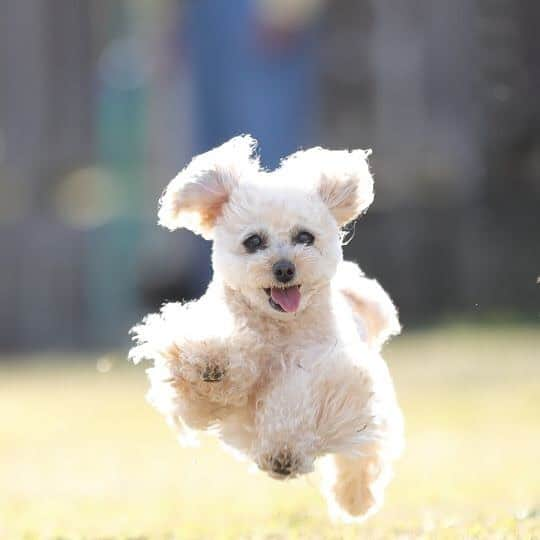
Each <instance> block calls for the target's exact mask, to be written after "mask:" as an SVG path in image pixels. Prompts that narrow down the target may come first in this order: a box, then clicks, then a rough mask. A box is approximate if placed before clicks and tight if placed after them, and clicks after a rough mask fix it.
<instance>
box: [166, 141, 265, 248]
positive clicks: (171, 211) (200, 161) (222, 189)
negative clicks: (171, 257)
mask: <svg viewBox="0 0 540 540" xmlns="http://www.w3.org/2000/svg"><path fill="white" fill-rule="evenodd" d="M256 146H257V141H256V140H255V139H253V138H252V137H251V136H249V135H241V136H239V137H234V138H233V139H231V140H230V141H228V142H226V143H225V144H222V145H221V146H219V147H217V148H215V149H214V150H210V151H209V152H206V153H204V154H201V155H199V156H196V157H194V158H193V159H192V160H191V163H190V164H189V165H188V166H187V167H186V168H185V169H183V170H182V171H180V172H179V173H178V175H177V176H176V177H175V178H174V179H173V180H171V182H170V183H169V185H168V186H167V188H166V189H165V191H164V192H163V195H162V197H161V199H160V208H159V212H158V218H159V223H160V225H163V226H164V227H167V228H168V229H170V230H171V231H172V230H174V229H178V228H180V227H185V228H186V229H190V230H192V231H193V232H195V233H197V234H200V235H201V236H203V237H204V238H207V239H210V238H211V237H212V230H213V228H214V224H215V222H216V219H217V218H218V217H219V216H220V215H221V212H222V208H223V205H224V204H225V203H226V202H227V201H228V200H229V196H230V194H231V191H232V190H233V189H234V188H235V187H236V186H237V185H238V183H239V182H240V180H241V178H242V177H244V176H247V175H249V174H254V173H257V171H258V170H259V161H258V158H257V157H253V153H254V150H255V147H256Z"/></svg>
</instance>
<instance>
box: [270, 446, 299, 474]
mask: <svg viewBox="0 0 540 540" xmlns="http://www.w3.org/2000/svg"><path fill="white" fill-rule="evenodd" d="M270 467H271V469H272V472H273V473H274V474H277V475H278V476H283V477H286V476H290V475H291V473H293V472H294V469H295V462H294V459H293V456H292V454H291V452H290V451H289V450H287V449H283V450H281V451H280V452H278V453H277V454H276V455H274V456H273V457H272V458H271V461H270Z"/></svg>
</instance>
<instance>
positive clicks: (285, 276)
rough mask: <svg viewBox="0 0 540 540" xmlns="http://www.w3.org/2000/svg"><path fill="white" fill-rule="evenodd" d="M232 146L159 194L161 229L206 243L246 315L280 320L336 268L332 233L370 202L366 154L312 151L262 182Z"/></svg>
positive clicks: (310, 297)
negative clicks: (253, 311) (184, 230)
mask: <svg viewBox="0 0 540 540" xmlns="http://www.w3.org/2000/svg"><path fill="white" fill-rule="evenodd" d="M253 149H254V141H253V140H252V139H251V138H250V137H237V138H235V139H232V140H231V141H229V142H228V143H225V144H224V145H222V146H220V147H219V148H217V149H215V150H212V151H211V152H207V153H206V154H203V155H201V156H198V157H196V158H195V159H194V160H193V161H192V162H191V163H190V165H189V166H188V167H187V168H186V169H184V170H183V171H182V172H181V173H180V174H179V175H178V176H177V177H176V178H175V179H174V180H173V181H172V182H171V183H170V184H169V186H168V188H167V190H166V191H165V193H164V196H163V198H162V201H161V209H160V213H159V217H160V222H161V223H162V224H163V225H165V226H166V227H168V228H170V229H174V228H177V227H181V226H185V227H188V228H190V229H192V230H193V231H195V232H198V233H199V234H202V235H203V236H205V237H206V238H212V239H213V240H214V247H213V265H214V271H215V272H216V274H218V275H219V276H220V278H221V279H223V281H224V282H225V283H226V284H227V285H229V286H230V287H231V288H232V289H233V290H235V291H237V292H238V293H239V294H242V295H243V297H244V298H245V300H246V301H247V302H248V303H249V304H250V305H251V306H253V307H255V308H257V309H259V310H261V311H262V312H264V313H266V314H268V315H269V316H272V317H275V318H280V319H285V320H286V319H288V318H291V317H294V316H295V314H297V313H300V312H301V311H303V310H304V309H305V308H306V307H307V306H308V305H310V304H313V302H316V292H317V291H318V290H320V289H321V288H322V287H324V286H325V285H327V284H328V283H329V282H330V280H331V279H332V277H333V276H334V274H335V272H336V269H337V265H338V263H339V262H340V261H341V259H342V252H341V236H340V227H341V226H342V225H344V224H345V223H347V222H348V221H350V220H352V219H354V218H355V217H356V216H357V215H358V214H359V213H360V212H361V211H363V210H364V209H365V208H367V206H369V204H370V203H371V201H372V199H373V188H372V186H373V181H372V179H371V176H370V174H369V171H368V167H367V164H366V159H365V158H366V153H365V152H363V151H361V150H360V151H355V152H352V153H349V152H347V151H339V152H338V151H329V150H323V149H321V148H313V149H310V150H306V151H303V152H298V153H296V154H293V155H292V156H290V157H289V158H288V159H286V160H285V161H284V162H283V163H282V166H281V167H280V168H279V169H277V170H276V171H273V172H271V173H268V172H264V171H261V170H260V169H259V164H258V161H257V160H256V159H255V158H253V157H252V152H253Z"/></svg>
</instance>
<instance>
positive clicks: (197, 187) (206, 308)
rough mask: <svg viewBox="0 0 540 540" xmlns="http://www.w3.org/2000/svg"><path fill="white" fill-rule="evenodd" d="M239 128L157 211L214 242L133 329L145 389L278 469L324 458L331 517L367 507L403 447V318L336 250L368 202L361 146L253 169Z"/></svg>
mask: <svg viewBox="0 0 540 540" xmlns="http://www.w3.org/2000/svg"><path fill="white" fill-rule="evenodd" d="M256 144H257V143H256V141H255V140H254V139H253V138H252V137H250V136H248V135H243V136H239V137H235V138H233V139H231V140H230V141H228V142H226V143H225V144H223V145H222V146H220V147H218V148H215V149H214V150H211V151H209V152H206V153H204V154H201V155H199V156H197V157H195V158H194V159H193V160H192V161H191V163H189V165H188V166H187V167H186V168H185V169H184V170H182V171H181V172H180V173H179V174H178V176H176V178H174V179H173V180H172V181H171V182H170V183H169V185H168V186H167V188H166V189H165V191H164V193H163V195H162V198H161V200H160V209H159V213H158V216H159V223H160V224H161V225H163V226H165V227H166V228H168V229H170V230H174V229H177V228H180V227H185V228H188V229H190V230H191V231H193V232H195V233H197V234H200V235H202V236H203V237H204V238H206V239H211V240H213V250H212V264H213V271H214V277H213V279H212V282H211V283H210V285H209V287H208V290H207V292H206V293H205V294H204V296H202V297H201V298H200V299H199V300H197V301H193V302H189V303H168V304H165V305H164V306H163V308H162V309H161V311H160V312H159V313H154V314H151V315H148V316H147V317H146V318H145V319H144V320H143V322H142V323H141V324H140V325H138V326H136V327H135V328H134V329H133V333H134V339H135V341H136V345H135V346H134V347H133V349H132V350H131V351H130V358H131V359H132V360H133V361H135V362H139V361H140V360H142V359H149V360H152V361H153V366H152V367H151V368H149V369H148V370H147V372H148V375H149V380H150V390H149V394H148V398H149V400H150V402H151V403H152V404H153V405H154V406H155V407H156V408H157V409H158V410H159V411H161V412H162V413H163V414H164V415H165V416H166V417H167V419H168V420H169V422H170V423H171V424H172V425H173V426H175V428H176V429H177V430H178V433H179V437H180V439H181V440H182V441H183V442H189V441H192V440H193V436H194V430H210V431H212V432H213V433H216V434H217V435H218V436H219V438H220V439H221V441H222V442H223V443H224V444H225V445H227V446H228V447H230V448H232V449H234V450H235V451H236V452H237V453H239V454H241V455H243V456H245V457H247V458H249V459H251V460H252V461H253V462H254V463H255V464H256V465H257V466H258V468H259V469H261V470H262V471H265V472H267V473H268V474H269V475H270V476H272V477H273V478H277V479H285V478H294V477H297V476H299V475H302V474H306V473H309V472H311V471H312V470H313V468H314V462H315V460H316V459H318V458H322V457H324V456H325V458H324V460H323V462H324V470H323V486H324V492H325V493H326V495H327V497H328V501H329V505H330V510H331V512H332V514H333V515H335V516H337V517H338V518H341V519H343V520H345V521H352V520H355V521H359V520H362V519H364V518H365V517H367V516H368V515H370V514H372V513H373V512H374V511H375V510H377V509H378V508H379V507H380V505H381V503H382V501H383V492H384V489H385V487H386V485H387V483H388V481H389V479H390V476H391V468H392V463H393V461H394V460H395V459H396V458H397V457H398V456H399V454H400V452H401V449H402V446H403V419H402V414H401V412H400V408H399V405H398V403H397V400H396V396H395V392H394V388H393V384H392V381H391V378H390V375H389V372H388V369H387V366H386V364H385V362H384V360H383V359H382V357H381V355H380V349H381V347H382V345H383V344H384V342H385V341H386V340H387V339H388V338H389V337H390V336H393V335H396V334H398V333H399V332H400V324H399V320H398V315H397V311H396V308H395V307H394V304H393V303H392V301H391V300H390V298H389V296H388V295H387V294H386V292H385V291H384V290H383V289H382V287H381V286H380V285H379V284H378V283H377V282H376V281H375V280H372V279H368V278H367V277H365V276H364V274H363V273H362V271H361V270H360V269H359V267H358V266H357V265H356V264H354V263H352V262H345V261H343V255H342V238H343V236H342V227H343V226H344V225H346V224H347V223H349V222H350V221H352V220H354V219H355V218H356V217H357V216H358V215H359V214H361V213H363V212H365V211H366V209H367V208H368V206H369V205H370V204H371V202H372V200H373V179H372V176H371V174H370V171H369V167H368V163H367V157H368V155H369V153H370V152H369V151H363V150H354V151H345V150H344V151H332V150H326V149H323V148H319V147H317V148H310V149H308V150H303V151H298V152H296V153H294V154H292V155H290V156H289V157H287V158H286V159H284V160H283V161H282V163H281V165H280V167H279V168H278V169H276V170H274V171H271V172H269V171H265V170H263V169H262V168H261V166H260V163H259V159H258V157H257V155H256Z"/></svg>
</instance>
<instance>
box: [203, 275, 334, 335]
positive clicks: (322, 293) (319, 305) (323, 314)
mask: <svg viewBox="0 0 540 540" xmlns="http://www.w3.org/2000/svg"><path fill="white" fill-rule="evenodd" d="M213 285H214V286H217V287H219V288H220V289H221V293H222V294H223V295H224V299H225V302H226V303H227V305H228V307H229V309H230V310H231V312H232V313H233V315H234V316H235V318H237V319H238V320H240V321H242V322H243V323H244V324H246V325H247V326H250V327H258V328H260V327H261V326H262V327H266V328H273V329H274V330H275V331H277V332H279V333H288V334H290V333H292V332H294V331H295V328H302V329H306V328H312V329H314V330H316V329H317V328H319V329H320V328H329V327H330V326H331V322H330V319H331V317H332V306H331V304H332V299H331V286H330V284H329V283H327V284H325V285H323V286H321V287H320V288H318V289H317V291H316V292H315V293H314V294H313V295H312V296H311V298H310V301H309V303H308V305H307V306H306V307H305V308H304V309H303V310H302V311H299V312H297V313H295V314H291V316H290V317H288V318H278V317H272V315H271V314H269V313H265V312H263V311H261V310H260V309H258V308H257V307H254V306H252V305H251V304H250V303H249V301H248V300H247V298H246V297H245V296H244V295H243V294H242V293H240V292H239V291H237V290H235V289H233V288H231V287H229V286H228V285H227V284H226V283H223V282H217V283H214V284H213Z"/></svg>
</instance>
